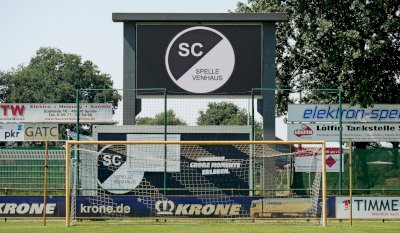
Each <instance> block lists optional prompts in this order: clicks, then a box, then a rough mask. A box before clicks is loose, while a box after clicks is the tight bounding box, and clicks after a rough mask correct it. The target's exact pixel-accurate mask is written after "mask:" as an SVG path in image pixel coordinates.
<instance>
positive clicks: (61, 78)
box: [0, 47, 120, 107]
mask: <svg viewBox="0 0 400 233" xmlns="http://www.w3.org/2000/svg"><path fill="white" fill-rule="evenodd" d="M0 77H1V80H3V82H4V83H0V87H1V85H2V86H3V89H1V88H0V90H3V92H4V97H3V98H2V101H4V102H9V103H12V102H13V103H74V102H75V101H76V90H77V89H109V90H110V89H112V88H113V82H112V80H111V76H110V75H108V74H104V73H101V72H100V71H99V69H98V67H97V66H96V65H94V64H93V63H92V62H91V61H82V59H81V57H80V56H79V55H76V54H68V53H63V52H62V51H61V50H59V49H56V48H49V47H43V48H40V49H39V50H38V51H37V52H36V55H35V56H34V57H33V58H31V60H30V62H29V64H28V65H27V66H22V65H21V66H18V67H17V68H16V69H13V70H11V71H10V72H1V73H0ZM0 93H1V91H0ZM80 98H81V101H82V102H89V103H90V102H98V101H99V100H101V101H104V100H105V101H107V102H112V103H113V105H114V106H115V107H116V106H117V105H118V100H119V98H120V96H119V95H118V93H116V92H114V91H96V92H90V93H88V92H83V93H82V96H81V97H80Z"/></svg>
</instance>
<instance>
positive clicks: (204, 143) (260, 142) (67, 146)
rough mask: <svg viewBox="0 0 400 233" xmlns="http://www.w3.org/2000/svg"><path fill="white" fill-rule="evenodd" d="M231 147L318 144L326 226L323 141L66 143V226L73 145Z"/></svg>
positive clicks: (322, 217)
mask: <svg viewBox="0 0 400 233" xmlns="http://www.w3.org/2000/svg"><path fill="white" fill-rule="evenodd" d="M93 144H97V145H110V144H112V145H232V144H242V145H243V144H247V145H295V144H306V145H307V144H320V145H321V148H322V151H321V157H322V160H321V162H322V211H321V215H322V216H321V221H322V222H321V223H322V224H321V225H322V226H323V227H325V226H327V207H326V206H327V191H326V189H327V185H326V182H327V181H326V142H325V141H74V140H71V141H66V144H65V149H66V155H65V167H66V169H65V172H66V182H65V189H66V190H65V191H66V192H65V198H66V200H65V207H66V208H65V212H66V213H65V214H66V226H67V227H68V226H70V211H71V210H70V204H71V202H70V201H71V193H70V182H69V177H70V150H71V149H72V147H73V146H74V145H93Z"/></svg>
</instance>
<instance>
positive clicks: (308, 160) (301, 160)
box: [294, 147, 340, 172]
mask: <svg viewBox="0 0 400 233" xmlns="http://www.w3.org/2000/svg"><path fill="white" fill-rule="evenodd" d="M310 151H312V152H311V153H310ZM314 151H315V152H314ZM321 155H322V153H321V150H320V149H319V148H314V147H313V148H309V147H303V148H299V147H296V152H295V154H294V167H295V172H315V171H317V169H320V170H321V168H322V166H321V159H320V157H319V156H321ZM339 171H340V149H339V148H331V147H327V148H326V172H339Z"/></svg>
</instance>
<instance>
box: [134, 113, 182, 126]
mask: <svg viewBox="0 0 400 233" xmlns="http://www.w3.org/2000/svg"><path fill="white" fill-rule="evenodd" d="M164 115H165V114H164V112H161V113H158V114H156V115H155V116H154V117H138V118H137V119H136V124H137V125H164ZM167 125H187V124H186V122H185V121H184V120H182V119H180V118H179V117H177V116H176V114H175V112H174V110H172V109H169V110H168V111H167Z"/></svg>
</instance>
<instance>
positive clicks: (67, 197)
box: [65, 141, 71, 227]
mask: <svg viewBox="0 0 400 233" xmlns="http://www.w3.org/2000/svg"><path fill="white" fill-rule="evenodd" d="M69 147H70V144H69V143H68V141H67V143H66V144H65V225H66V226H67V227H69V226H70V223H69V222H70V213H71V209H70V208H71V197H70V196H71V194H70V187H69V180H70V173H69V166H70V164H69V162H70V159H69Z"/></svg>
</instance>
